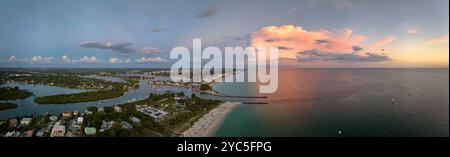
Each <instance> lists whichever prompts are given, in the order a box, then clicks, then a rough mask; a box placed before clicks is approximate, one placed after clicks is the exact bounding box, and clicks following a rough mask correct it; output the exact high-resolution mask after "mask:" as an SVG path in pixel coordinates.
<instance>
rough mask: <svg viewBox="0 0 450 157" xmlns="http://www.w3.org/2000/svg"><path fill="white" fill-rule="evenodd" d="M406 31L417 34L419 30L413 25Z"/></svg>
mask: <svg viewBox="0 0 450 157" xmlns="http://www.w3.org/2000/svg"><path fill="white" fill-rule="evenodd" d="M406 32H408V33H409V34H417V32H418V30H417V28H414V27H411V28H408V29H407V30H406Z"/></svg>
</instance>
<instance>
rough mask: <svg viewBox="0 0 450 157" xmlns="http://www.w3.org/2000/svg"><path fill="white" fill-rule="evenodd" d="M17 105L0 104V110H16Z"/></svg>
mask: <svg viewBox="0 0 450 157" xmlns="http://www.w3.org/2000/svg"><path fill="white" fill-rule="evenodd" d="M16 107H17V105H16V104H13V103H0V110H7V109H12V108H16Z"/></svg>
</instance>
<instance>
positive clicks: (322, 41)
mask: <svg viewBox="0 0 450 157" xmlns="http://www.w3.org/2000/svg"><path fill="white" fill-rule="evenodd" d="M328 42H329V41H328V40H316V43H317V44H326V43H328Z"/></svg>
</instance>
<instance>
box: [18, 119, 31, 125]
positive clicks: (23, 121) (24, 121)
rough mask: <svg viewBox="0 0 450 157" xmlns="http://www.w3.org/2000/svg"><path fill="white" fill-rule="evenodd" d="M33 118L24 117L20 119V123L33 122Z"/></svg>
mask: <svg viewBox="0 0 450 157" xmlns="http://www.w3.org/2000/svg"><path fill="white" fill-rule="evenodd" d="M31 120H32V118H22V120H21V121H20V124H21V125H24V126H26V125H28V124H30V123H31Z"/></svg>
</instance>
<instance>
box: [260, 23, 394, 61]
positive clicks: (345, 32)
mask: <svg viewBox="0 0 450 157" xmlns="http://www.w3.org/2000/svg"><path fill="white" fill-rule="evenodd" d="M366 39H367V36H364V35H357V34H355V33H354V32H353V30H351V29H342V30H332V31H329V30H320V31H307V30H305V29H303V28H302V27H300V26H294V25H283V26H267V27H263V28H261V29H260V30H259V31H257V32H254V33H253V34H252V38H251V41H252V46H253V47H278V49H279V57H280V58H283V59H295V60H300V59H299V57H302V56H307V55H309V56H314V57H324V56H327V57H328V59H327V60H330V58H336V59H341V58H342V59H347V60H350V59H351V60H357V59H360V58H361V59H362V58H364V57H372V56H375V55H368V53H359V51H361V50H365V49H366V46H361V45H362V43H363V42H364V41H365V40H366ZM394 40H395V38H394V37H392V36H388V37H386V38H383V39H382V40H380V41H377V42H375V43H372V44H369V45H367V48H371V49H373V48H376V49H379V48H381V47H383V46H386V45H388V44H390V43H392V42H393V41H394ZM307 51H314V52H316V53H309V54H308V53H303V52H307ZM374 53H375V52H371V53H370V54H374ZM381 55H382V56H383V57H386V58H387V56H385V55H384V54H381ZM371 59H372V58H369V59H365V60H371ZM314 60H317V59H314ZM319 60H320V59H319Z"/></svg>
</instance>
